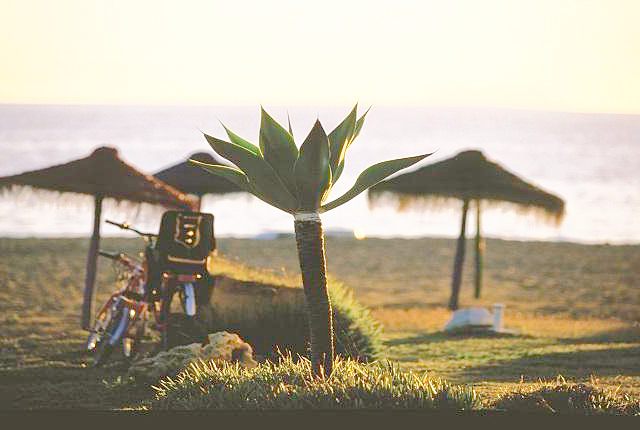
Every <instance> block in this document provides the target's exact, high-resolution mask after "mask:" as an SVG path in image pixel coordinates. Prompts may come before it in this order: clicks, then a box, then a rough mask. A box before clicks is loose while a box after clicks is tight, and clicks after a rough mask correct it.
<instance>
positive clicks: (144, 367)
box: [129, 331, 258, 381]
mask: <svg viewBox="0 0 640 430" xmlns="http://www.w3.org/2000/svg"><path fill="white" fill-rule="evenodd" d="M199 360H202V361H210V360H214V361H229V362H238V363H239V364H240V365H241V366H242V367H245V368H253V367H255V366H257V365H258V363H257V362H256V361H255V360H254V359H253V348H252V347H251V345H249V344H248V343H246V342H244V341H243V340H242V339H241V338H240V336H238V335H237V334H235V333H227V332H226V331H221V332H217V333H211V334H209V335H208V336H207V339H206V340H205V342H204V345H202V344H199V343H192V344H190V345H181V346H176V347H174V348H171V349H170V350H168V351H162V352H160V353H158V354H157V355H155V356H153V357H149V358H145V359H142V360H140V361H138V362H136V363H134V364H133V365H132V366H131V367H130V368H129V375H131V376H134V377H139V378H144V379H147V380H154V381H155V380H158V379H160V378H163V377H165V376H168V375H175V374H177V373H178V372H180V371H181V370H182V369H185V368H186V367H187V366H189V364H191V363H193V362H196V361H199Z"/></svg>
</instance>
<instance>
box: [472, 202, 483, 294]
mask: <svg viewBox="0 0 640 430" xmlns="http://www.w3.org/2000/svg"><path fill="white" fill-rule="evenodd" d="M480 210H481V208H480V200H477V201H476V243H475V245H476V279H475V292H474V296H475V298H476V299H479V298H480V291H481V290H482V268H483V267H482V266H483V254H484V239H483V238H482V229H481V227H480V221H481V218H480Z"/></svg>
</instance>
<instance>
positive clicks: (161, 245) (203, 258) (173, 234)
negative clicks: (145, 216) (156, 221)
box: [157, 211, 216, 274]
mask: <svg viewBox="0 0 640 430" xmlns="http://www.w3.org/2000/svg"><path fill="white" fill-rule="evenodd" d="M215 248H216V241H215V236H214V234H213V215H212V214H209V213H203V212H185V211H167V212H165V213H164V214H163V215H162V221H161V222H160V234H159V237H158V242H157V249H158V257H159V263H160V264H159V265H160V270H162V271H163V272H171V273H175V274H191V273H204V272H206V264H207V257H208V256H209V254H210V253H211V251H213V250H214V249H215Z"/></svg>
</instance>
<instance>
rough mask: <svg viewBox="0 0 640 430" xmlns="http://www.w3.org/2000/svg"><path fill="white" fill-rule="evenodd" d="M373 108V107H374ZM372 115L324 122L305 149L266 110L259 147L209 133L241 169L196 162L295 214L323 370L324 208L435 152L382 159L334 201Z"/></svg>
mask: <svg viewBox="0 0 640 430" xmlns="http://www.w3.org/2000/svg"><path fill="white" fill-rule="evenodd" d="M367 112H368V111H367ZM367 112H365V113H364V115H362V116H361V117H360V118H358V117H357V105H356V106H355V107H354V108H353V110H352V111H351V113H349V115H347V117H346V118H345V119H344V120H343V121H342V122H341V123H340V124H339V125H338V126H337V127H336V128H335V129H334V130H333V131H332V132H331V133H329V134H328V135H327V134H326V132H325V130H324V128H323V127H322V124H320V121H316V122H315V124H314V125H313V128H312V129H311V132H310V133H309V135H308V136H307V137H306V139H305V140H304V142H302V145H301V146H300V148H299V149H298V147H297V146H296V143H295V141H294V138H293V132H292V130H291V122H290V121H289V126H288V130H287V129H285V128H284V127H282V126H281V125H280V124H278V122H276V121H275V120H274V119H273V118H272V117H271V116H270V115H269V114H268V113H267V112H265V110H264V109H262V116H261V121H260V137H259V145H258V146H256V145H254V144H252V143H250V142H248V141H247V140H245V139H243V138H241V137H240V136H238V135H237V134H235V133H233V132H232V131H231V130H229V129H228V128H227V127H224V128H225V130H226V132H227V135H228V137H229V141H225V140H221V139H217V138H215V137H212V136H209V135H207V134H205V135H204V136H205V138H206V139H207V142H209V144H210V145H211V147H212V148H213V150H214V151H215V152H217V153H218V154H219V155H220V156H222V157H224V158H226V159H227V160H229V161H230V162H232V163H233V164H234V165H235V166H237V168H236V167H227V166H220V165H210V164H206V163H202V162H199V161H196V160H191V162H192V163H194V164H196V165H198V166H201V167H203V168H204V169H206V170H207V171H209V172H210V173H213V174H215V175H218V176H221V177H223V178H225V179H227V180H229V181H231V182H233V183H234V184H236V185H238V186H239V187H240V188H242V189H243V190H245V191H247V192H250V193H252V194H253V195H255V196H256V197H258V198H259V199H261V200H263V201H265V202H266V203H268V204H270V205H272V206H275V207H276V208H278V209H280V210H283V211H285V212H287V213H290V214H291V215H293V217H294V227H295V233H296V244H297V248H298V258H299V262H300V270H301V272H302V282H303V286H304V293H305V299H306V303H307V309H308V313H309V328H310V343H311V362H312V365H313V370H314V372H315V373H316V375H319V376H324V375H327V376H328V375H330V374H331V370H332V366H333V359H334V344H333V342H334V340H333V321H332V315H333V314H332V310H331V303H330V301H329V295H328V292H327V279H326V260H325V251H324V234H323V231H322V223H321V220H320V214H321V213H323V212H326V211H328V210H331V209H334V208H337V207H338V206H340V205H343V204H344V203H346V202H348V201H349V200H351V199H353V198H354V197H356V196H357V195H358V194H360V193H362V192H363V191H365V190H366V189H367V188H369V187H371V186H373V185H375V184H376V183H378V182H380V181H381V180H383V179H384V178H386V177H387V176H389V175H392V174H393V173H395V172H397V171H399V170H401V169H404V168H406V167H409V166H411V165H413V164H415V163H417V162H418V161H420V160H422V159H423V158H425V157H427V156H428V155H429V154H425V155H419V156H416V157H408V158H400V159H396V160H390V161H385V162H382V163H378V164H374V165H373V166H371V167H369V168H367V169H365V170H364V171H363V172H362V173H361V174H360V176H359V177H358V179H357V180H356V182H355V184H354V185H353V186H352V187H351V189H349V190H348V191H347V192H346V193H345V194H343V195H342V196H340V197H338V198H337V199H335V200H331V201H328V200H329V199H328V197H329V193H330V191H331V188H332V187H333V185H335V183H336V182H337V181H338V179H339V178H340V175H341V173H342V171H343V169H344V163H345V153H346V151H347V149H348V148H349V146H351V144H352V143H353V141H354V140H355V138H356V137H357V136H358V134H359V133H360V130H361V129H362V125H363V124H364V119H365V116H366V114H367Z"/></svg>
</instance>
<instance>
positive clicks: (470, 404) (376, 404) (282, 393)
mask: <svg viewBox="0 0 640 430" xmlns="http://www.w3.org/2000/svg"><path fill="white" fill-rule="evenodd" d="M155 389H156V391H157V392H156V398H155V399H154V400H153V401H151V402H150V404H148V405H146V407H148V408H150V409H171V410H200V409H253V410H290V409H425V410H451V411H462V410H471V409H474V408H478V407H479V406H480V400H479V397H478V395H477V394H476V392H475V391H474V390H473V389H472V388H471V387H467V386H459V385H450V384H449V383H447V382H446V381H444V380H442V379H435V378H431V377H429V376H428V375H426V374H424V375H418V374H416V373H413V372H406V371H402V370H400V368H399V367H397V366H395V365H392V364H389V363H388V364H382V363H379V362H375V363H371V364H363V363H359V362H356V361H354V360H350V359H342V358H339V359H338V360H337V361H336V363H335V367H334V372H333V374H332V375H331V377H330V378H328V379H326V380H323V379H318V378H316V377H314V376H313V373H312V371H311V365H310V362H309V361H308V360H306V359H299V360H294V359H292V357H291V355H288V356H286V357H285V356H281V357H280V358H279V360H278V361H277V362H276V363H274V362H271V361H268V362H265V363H262V364H260V365H259V366H258V367H256V368H254V369H244V368H242V367H240V366H239V365H235V364H230V363H221V364H216V363H214V362H209V363H205V362H200V363H199V364H196V363H194V364H193V365H191V366H190V367H188V368H187V369H186V370H185V371H183V372H182V373H180V374H179V375H178V376H177V377H176V378H167V379H164V380H162V381H160V382H159V384H158V385H157V387H155Z"/></svg>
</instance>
